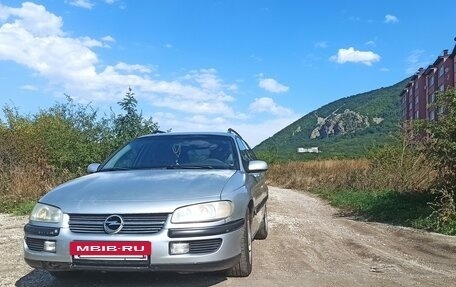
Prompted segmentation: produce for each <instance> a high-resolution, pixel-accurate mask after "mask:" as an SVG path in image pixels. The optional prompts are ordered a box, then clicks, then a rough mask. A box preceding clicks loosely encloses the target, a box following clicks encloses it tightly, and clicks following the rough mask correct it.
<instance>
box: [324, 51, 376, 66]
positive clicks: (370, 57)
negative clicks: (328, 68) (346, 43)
mask: <svg viewBox="0 0 456 287" xmlns="http://www.w3.org/2000/svg"><path fill="white" fill-rule="evenodd" d="M329 59H330V60H331V61H334V62H337V63H339V64H344V63H362V64H364V65H367V66H371V65H372V63H373V62H378V61H380V56H379V55H378V54H375V53H374V52H372V51H357V50H355V49H354V48H353V47H350V48H348V49H339V51H338V52H337V55H334V56H331V57H330V58H329Z"/></svg>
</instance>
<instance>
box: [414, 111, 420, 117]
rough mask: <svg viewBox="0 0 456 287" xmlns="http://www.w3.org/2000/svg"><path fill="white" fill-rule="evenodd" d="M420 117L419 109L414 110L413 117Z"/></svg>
mask: <svg viewBox="0 0 456 287" xmlns="http://www.w3.org/2000/svg"><path fill="white" fill-rule="evenodd" d="M419 118H420V111H418V110H417V111H415V119H419Z"/></svg>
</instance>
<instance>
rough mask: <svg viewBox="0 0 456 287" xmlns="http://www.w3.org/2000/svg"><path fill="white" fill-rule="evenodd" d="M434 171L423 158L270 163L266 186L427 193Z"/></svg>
mask: <svg viewBox="0 0 456 287" xmlns="http://www.w3.org/2000/svg"><path fill="white" fill-rule="evenodd" d="M434 178H435V172H434V171H433V170H432V169H431V168H430V166H429V165H428V164H426V163H425V162H424V158H422V157H419V156H418V157H416V158H413V159H411V158H410V159H402V160H398V161H397V162H396V161H388V162H381V161H376V162H373V161H372V160H367V159H358V160H325V161H311V162H289V163H280V164H273V165H271V166H270V168H269V171H268V181H269V184H272V185H277V186H282V187H286V188H294V189H299V190H313V189H325V190H340V189H356V190H360V191H363V190H395V191H400V192H405V191H415V192H421V191H425V190H428V189H429V188H430V186H431V184H432V182H433V180H434Z"/></svg>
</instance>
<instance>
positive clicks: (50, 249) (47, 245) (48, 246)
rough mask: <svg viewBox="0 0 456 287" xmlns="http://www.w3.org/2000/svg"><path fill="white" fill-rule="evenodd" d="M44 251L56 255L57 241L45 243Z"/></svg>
mask: <svg viewBox="0 0 456 287" xmlns="http://www.w3.org/2000/svg"><path fill="white" fill-rule="evenodd" d="M43 250H44V251H47V252H52V253H55V241H47V240H45V241H44V246H43Z"/></svg>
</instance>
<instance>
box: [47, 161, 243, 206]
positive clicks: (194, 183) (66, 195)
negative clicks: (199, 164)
mask: <svg viewBox="0 0 456 287" xmlns="http://www.w3.org/2000/svg"><path fill="white" fill-rule="evenodd" d="M235 173H236V171H234V170H130V171H109V172H97V173H94V174H90V175H86V176H83V177H80V178H77V179H74V180H72V181H69V182H67V183H65V184H62V185H60V186H58V187H56V188H55V189H53V190H52V191H50V192H49V193H48V194H46V195H45V196H44V197H43V198H41V200H40V202H41V203H46V204H50V205H54V206H57V207H59V208H60V209H61V210H62V211H63V212H64V213H111V214H112V213H143V212H154V213H159V212H173V211H174V210H175V209H176V208H177V207H179V206H182V205H188V204H192V203H197V202H205V201H214V200H220V194H221V192H222V191H223V187H224V186H225V185H226V184H227V182H228V181H229V179H230V178H231V177H233V175H234V174H235Z"/></svg>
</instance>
